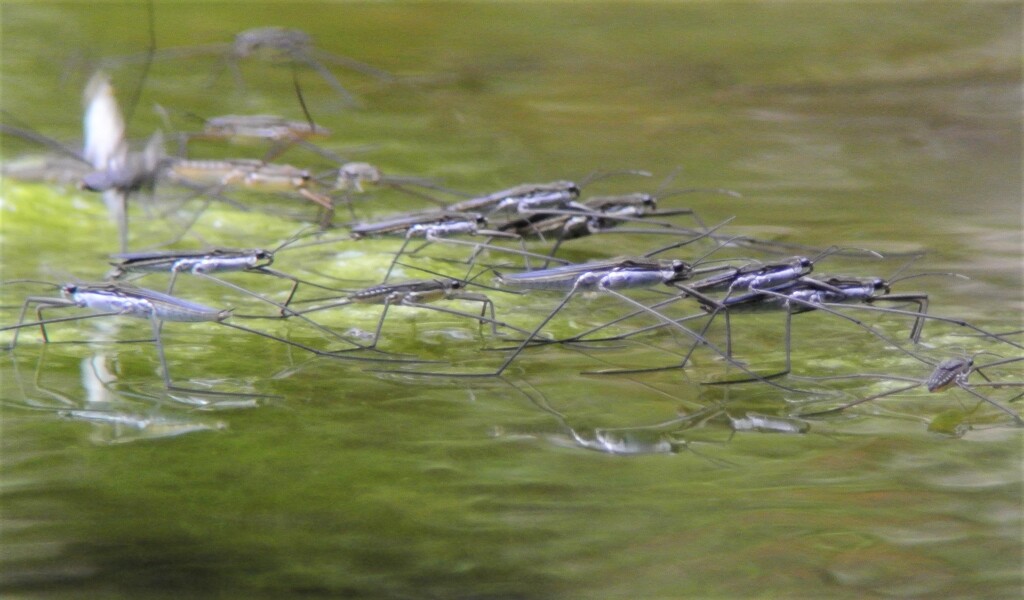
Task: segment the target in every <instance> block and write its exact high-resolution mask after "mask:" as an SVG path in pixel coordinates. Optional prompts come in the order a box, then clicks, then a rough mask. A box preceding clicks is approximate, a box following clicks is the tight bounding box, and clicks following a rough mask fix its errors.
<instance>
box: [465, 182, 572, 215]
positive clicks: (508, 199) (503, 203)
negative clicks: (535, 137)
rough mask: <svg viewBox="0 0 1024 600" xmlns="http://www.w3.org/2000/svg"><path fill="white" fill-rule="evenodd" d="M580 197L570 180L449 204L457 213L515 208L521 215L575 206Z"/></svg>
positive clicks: (503, 191)
mask: <svg viewBox="0 0 1024 600" xmlns="http://www.w3.org/2000/svg"><path fill="white" fill-rule="evenodd" d="M579 196H580V188H579V186H578V185H577V184H575V183H573V182H571V181H552V182H550V183H527V184H523V185H517V186H515V187H511V188H508V189H504V190H500V191H497V192H493V193H491V194H487V195H486V196H478V197H476V198H469V199H467V200H462V201H459V202H455V203H452V204H449V205H448V206H447V209H448V210H452V211H458V212H484V213H485V214H490V213H494V212H498V211H500V210H505V209H507V208H510V207H514V208H515V210H516V211H518V212H530V211H537V210H541V209H543V208H553V207H564V206H570V205H573V204H574V202H575V200H576V199H577V198H579Z"/></svg>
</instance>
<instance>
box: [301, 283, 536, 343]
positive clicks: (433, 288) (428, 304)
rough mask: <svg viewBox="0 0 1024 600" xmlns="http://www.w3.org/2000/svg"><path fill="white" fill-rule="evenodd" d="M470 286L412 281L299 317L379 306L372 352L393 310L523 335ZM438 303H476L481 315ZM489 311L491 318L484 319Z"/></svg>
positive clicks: (367, 291)
mask: <svg viewBox="0 0 1024 600" xmlns="http://www.w3.org/2000/svg"><path fill="white" fill-rule="evenodd" d="M471 283H472V280H469V281H465V280H461V279H453V278H448V277H445V278H436V279H414V280H409V281H403V282H394V283H384V284H380V285H374V286H371V287H368V288H364V289H362V290H358V291H356V292H353V293H352V294H350V295H348V296H346V297H345V298H343V299H341V300H339V301H336V302H331V303H328V304H324V305H321V306H315V307H313V308H309V309H306V310H303V311H301V312H300V314H303V315H305V314H308V313H311V312H316V311H322V310H329V309H333V308H337V307H340V306H347V305H350V304H381V305H383V306H384V311H383V312H382V313H381V315H380V318H379V319H378V320H377V326H376V328H375V330H374V334H373V341H372V342H371V343H370V344H369V345H368V346H367V348H375V347H376V345H377V342H378V341H379V340H380V332H381V329H382V328H383V326H384V320H385V319H386V318H387V315H388V310H389V309H390V308H391V307H392V306H405V307H413V308H424V309H428V310H434V311H437V312H442V313H447V314H452V315H456V316H460V317H466V318H469V319H473V320H475V321H479V322H480V325H481V327H482V326H483V324H484V323H488V324H490V326H491V333H492V334H493V335H497V334H498V327H499V326H500V327H506V328H511V329H515V330H516V331H520V332H523V333H525V331H523V330H521V329H519V328H517V327H513V326H512V325H509V324H508V323H503V322H501V321H498V320H497V318H496V316H495V310H494V302H493V301H492V300H491V299H490V298H489V297H487V296H486V295H485V294H481V293H478V292H470V291H468V290H466V287H467V286H468V285H470V284H471ZM440 300H462V301H468V302H479V303H480V305H481V307H480V314H479V315H475V314H470V313H466V312H462V311H458V310H454V309H450V308H445V307H441V306H434V305H433V303H434V302H438V301H440ZM488 311H489V312H490V317H488V316H487V313H488Z"/></svg>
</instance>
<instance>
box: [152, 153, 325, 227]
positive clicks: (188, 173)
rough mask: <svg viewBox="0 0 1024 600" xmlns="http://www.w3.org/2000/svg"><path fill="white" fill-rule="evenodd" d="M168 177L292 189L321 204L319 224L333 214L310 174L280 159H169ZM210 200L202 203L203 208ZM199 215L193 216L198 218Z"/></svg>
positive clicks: (200, 183) (210, 187) (210, 184)
mask: <svg viewBox="0 0 1024 600" xmlns="http://www.w3.org/2000/svg"><path fill="white" fill-rule="evenodd" d="M166 174H167V178H168V180H170V181H171V182H172V183H180V184H184V185H186V186H188V187H190V188H193V189H195V188H196V187H205V188H206V191H207V193H209V192H210V191H216V192H218V193H219V192H220V191H221V190H223V189H225V188H227V187H239V188H243V189H247V190H252V191H259V192H269V193H275V192H294V193H297V194H298V195H299V196H301V197H303V198H305V199H306V200H309V201H310V202H313V203H314V204H316V205H317V206H318V207H320V213H321V214H320V218H319V223H320V225H321V227H327V226H328V225H330V223H331V221H332V220H333V218H334V204H333V203H332V202H331V199H330V198H329V197H328V196H326V195H325V194H323V193H322V192H321V191H320V190H318V189H316V188H317V187H318V186H317V184H316V180H315V179H314V178H313V174H312V173H311V172H310V171H308V170H306V169H302V168H299V167H295V166H293V165H288V164H282V163H267V162H264V161H262V160H253V159H231V160H187V159H176V160H173V161H171V162H170V163H169V164H168V166H167V169H166ZM208 204H209V200H208V201H207V203H206V204H204V206H203V208H202V209H200V211H199V212H200V213H201V212H202V210H204V209H205V208H206V206H207V205H208ZM197 218H198V215H197V216H196V217H195V218H194V219H193V220H195V219H197Z"/></svg>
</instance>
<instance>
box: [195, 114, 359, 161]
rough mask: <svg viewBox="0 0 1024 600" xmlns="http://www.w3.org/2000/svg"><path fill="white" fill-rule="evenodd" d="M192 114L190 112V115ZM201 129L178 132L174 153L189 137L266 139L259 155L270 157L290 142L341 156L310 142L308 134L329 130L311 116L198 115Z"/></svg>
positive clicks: (240, 140)
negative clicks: (303, 117)
mask: <svg viewBox="0 0 1024 600" xmlns="http://www.w3.org/2000/svg"><path fill="white" fill-rule="evenodd" d="M193 116H194V115H193ZM195 118H197V119H199V120H200V121H201V122H202V126H203V128H202V130H201V131H192V132H181V133H179V134H178V155H179V156H185V155H186V154H187V152H188V148H189V145H190V144H191V143H192V142H193V141H214V142H226V143H230V144H236V145H243V144H244V145H248V144H259V143H269V144H270V148H269V149H268V150H267V152H266V154H265V155H264V156H263V160H264V161H271V160H273V159H275V158H277V157H278V156H280V155H281V154H282V153H284V152H285V151H286V150H288V149H289V148H291V147H292V146H299V147H302V148H305V149H307V150H309V151H311V152H313V153H315V154H317V155H319V156H322V157H325V158H327V159H329V160H342V159H341V157H339V156H337V155H336V154H334V153H333V152H329V151H327V150H325V149H323V148H321V147H319V146H317V145H316V144H313V143H312V142H310V139H311V138H319V137H326V136H329V135H330V133H331V132H330V130H328V129H327V128H325V127H321V126H320V125H317V124H316V123H314V122H313V121H312V120H308V121H294V120H290V119H286V118H285V117H279V116H277V115H223V116H218V117H210V118H209V119H202V118H199V117H195Z"/></svg>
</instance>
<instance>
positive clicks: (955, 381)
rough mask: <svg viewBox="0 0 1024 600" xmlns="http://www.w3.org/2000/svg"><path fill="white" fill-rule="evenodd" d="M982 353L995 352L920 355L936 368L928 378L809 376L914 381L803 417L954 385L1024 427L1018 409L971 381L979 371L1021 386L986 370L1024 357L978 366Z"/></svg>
mask: <svg viewBox="0 0 1024 600" xmlns="http://www.w3.org/2000/svg"><path fill="white" fill-rule="evenodd" d="M979 354H991V353H990V352H987V351H982V352H979V353H978V354H975V355H973V356H955V357H951V358H947V359H945V360H942V361H940V362H938V363H936V362H934V361H931V360H929V359H926V358H923V357H919V358H920V360H922V362H924V363H925V364H928V365H931V366H932V367H933V369H932V372H931V373H930V374H929V375H928V377H927V378H925V379H917V378H913V377H901V376H897V375H875V374H868V373H865V374H857V375H835V376H828V377H814V378H808V379H814V380H816V381H824V380H837V379H861V378H868V379H879V380H891V381H907V382H910V385H906V386H902V387H899V388H896V389H892V390H888V391H885V392H881V393H878V394H873V395H870V396H866V397H864V398H860V399H857V400H854V401H852V402H847V403H846V404H843V405H840V406H837V407H835V408H829V409H826V410H818V411H812V412H805V413H802V414H801V415H800V416H801V417H820V416H825V415H830V414H837V413H840V412H843V411H844V410H846V409H848V408H851V407H854V406H857V405H859V404H864V403H865V402H871V401H873V400H878V399H879V398H884V397H886V396H892V395H895V394H900V393H903V392H907V391H909V390H912V389H914V388H918V387H921V386H924V387H925V389H927V390H928V391H929V392H931V393H936V392H941V391H944V390H947V389H950V388H958V389H961V390H963V391H964V392H967V393H968V394H970V395H972V396H974V397H975V398H978V399H979V400H982V401H984V402H987V403H988V404H990V405H992V406H994V407H995V408H997V409H999V410H1000V411H1002V412H1003V413H1006V414H1007V415H1009V416H1010V418H1011V419H1013V422H1014V424H1015V425H1017V426H1018V427H1024V419H1022V418H1021V416H1020V415H1019V414H1018V413H1017V412H1015V411H1013V410H1012V409H1010V408H1009V407H1007V406H1004V405H1003V404H1001V403H1000V402H997V401H995V400H993V399H991V398H989V397H988V396H984V395H982V394H980V393H978V392H977V391H976V390H975V389H974V386H972V385H971V384H970V383H969V382H968V378H969V377H970V376H971V374H973V373H978V374H979V375H981V376H982V377H985V379H986V380H988V385H991V386H1007V385H1015V386H1019V385H1022V383H1021V382H1009V383H1007V382H993V381H991V380H989V378H988V377H987V376H985V373H984V369H988V368H992V367H996V366H999V365H1003V364H1007V363H1011V362H1019V361H1021V360H1024V358H1022V357H1015V358H1001V359H1000V360H996V361H993V362H989V363H986V364H983V365H978V364H976V363H975V358H977V356H978V355H979ZM981 385H985V384H981Z"/></svg>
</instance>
